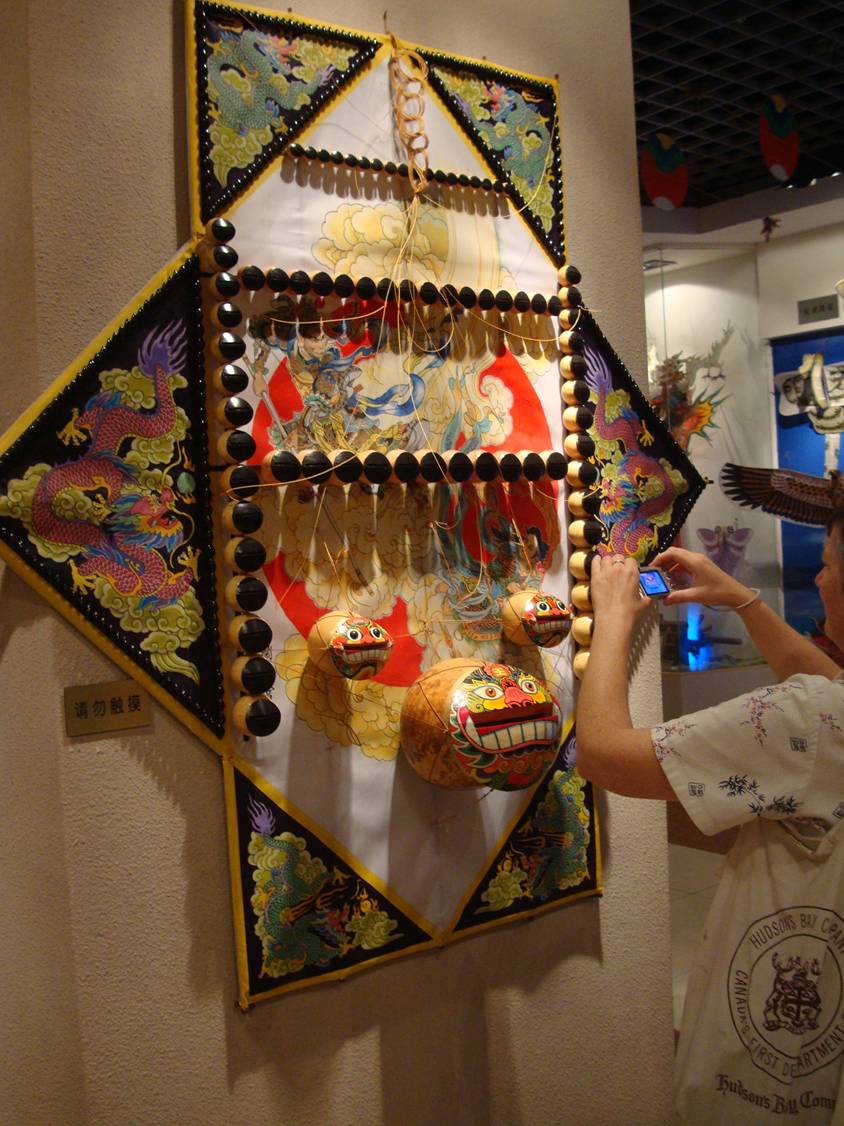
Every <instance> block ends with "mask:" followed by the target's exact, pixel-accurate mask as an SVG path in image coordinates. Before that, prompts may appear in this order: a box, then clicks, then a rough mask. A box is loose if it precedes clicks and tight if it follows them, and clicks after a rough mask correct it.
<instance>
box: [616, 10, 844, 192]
mask: <svg viewBox="0 0 844 1126" xmlns="http://www.w3.org/2000/svg"><path fill="white" fill-rule="evenodd" d="M630 14H631V27H632V38H633V72H634V80H635V92H636V131H637V137H638V144H639V148H640V149H641V147H642V146H643V145H644V144H645V143H646V142H647V141H648V140H649V138H651V137H652V136H653V135H654V134H656V133H668V134H669V135H670V136H671V138H672V140H673V141H675V143H676V144H677V145H678V146H679V148H680V149H681V151H682V152H683V153H684V155H685V157H686V159H687V161H688V166H689V191H688V195H687V197H686V204H685V205H686V206H691V207H705V206H706V205H707V204H711V203H717V202H719V201H721V200H726V199H735V198H736V197H738V196H743V195H747V194H748V193H749V192H754V191H760V190H762V189H764V188H770V187H773V186H776V183H777V181H776V180H775V179H774V178H773V176H772V175H771V174H770V172H769V171H768V170H767V168H766V167H765V162H764V160H763V158H762V152H761V148H760V146H759V112H760V110H761V108H762V103H763V99H764V97H765V95H766V94H780V95H781V96H782V97H783V98H785V99H786V101H787V102H788V103H789V105H790V107H791V109H792V110H793V111H794V113H795V115H796V118H797V127H798V129H799V132H800V163H799V165H798V167H797V172H796V173H795V176H794V178H793V179H794V182H795V184H797V185H798V186H800V185H803V184H806V183H808V182H809V181H810V180H811V179H813V178H816V177H817V178H820V177H823V176H829V175H831V174H832V173H833V172H839V171H844V0H796V2H795V0H788V2H786V0H672V2H671V3H664V2H662V0H631V3H630ZM647 202H648V200H647V198H646V197H645V196H644V195H643V203H647Z"/></svg>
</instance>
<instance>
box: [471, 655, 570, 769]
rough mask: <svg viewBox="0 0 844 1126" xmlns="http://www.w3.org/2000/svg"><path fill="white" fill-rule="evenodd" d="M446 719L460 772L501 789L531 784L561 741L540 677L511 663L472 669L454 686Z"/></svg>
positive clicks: (558, 716) (555, 708)
mask: <svg viewBox="0 0 844 1126" xmlns="http://www.w3.org/2000/svg"><path fill="white" fill-rule="evenodd" d="M449 721H450V722H449V729H450V731H451V735H452V739H453V741H454V747H455V750H456V752H457V754H458V756H459V758H460V760H461V764H462V766H463V769H464V770H465V771H466V772H467V773H468V774H469V775H470V776H473V777H474V778H476V779H477V780H479V781H481V780H482V781H483V782H485V783H486V784H487V785H491V786H493V787H494V788H496V789H502V790H509V789H521V788H523V787H524V786H529V785H531V784H532V783H533V782H535V781H536V780H537V778H539V776H540V775H541V774H542V772H543V771H544V770H545V768H546V767H547V766H548V764H549V762H550V761H551V759H552V758H553V756H554V754H555V752H556V748H557V745H558V743H559V739H560V729H561V714H560V709H559V706H558V705H557V701H556V700H555V699H554V697H553V696H552V694H551V693H550V692H549V690H548V688H547V687H546V686H545V685H544V684H543V683H542V681H541V680H539V678H538V677H535V676H532V675H531V674H530V673H528V672H525V671H524V670H523V669H518V668H514V667H513V666H512V665H503V664H497V663H487V664H483V665H480V666H478V668H476V669H473V670H472V671H471V672H470V673H469V675H468V676H466V677H465V678H464V679H463V680H462V681H461V682H460V683H459V684H458V685H457V687H456V690H455V692H454V694H453V696H452V699H451V714H450V716H449Z"/></svg>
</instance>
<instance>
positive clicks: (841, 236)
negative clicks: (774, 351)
mask: <svg viewBox="0 0 844 1126" xmlns="http://www.w3.org/2000/svg"><path fill="white" fill-rule="evenodd" d="M839 182H840V181H839ZM787 222H788V216H785V218H784V220H783V225H785V224H786V223H787ZM757 259H758V264H759V332H760V334H761V336H762V338H763V339H770V338H771V337H772V336H787V335H789V334H790V333H794V332H807V331H809V330H810V329H815V328H817V327H818V325H811V324H809V325H799V324H798V323H797V302H798V301H801V300H802V299H803V298H805V297H823V296H824V295H825V294H829V293H834V292H835V283H836V282H837V281H839V280H840V279H841V278H844V223H840V224H838V225H836V226H834V227H823V228H821V229H820V230H816V231H807V232H805V233H802V234H796V235H790V236H789V235H786V234H783V237H780V238H778V237H777V236H776V235H775V236H774V237H773V238H772V239H771V241H770V242H769V243H767V244H765V245H762V246H760V247H759V249H758V251H757ZM839 313H841V314H842V315H840V316H838V317H837V318H835V319H834V320H829V321H823V322H819V324H820V327H822V328H832V327H833V326H840V325H844V310H842V303H841V302H840V301H839Z"/></svg>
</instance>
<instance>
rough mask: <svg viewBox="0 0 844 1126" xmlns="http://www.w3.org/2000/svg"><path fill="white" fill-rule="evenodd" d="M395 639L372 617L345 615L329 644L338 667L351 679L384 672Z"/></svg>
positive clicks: (365, 678)
mask: <svg viewBox="0 0 844 1126" xmlns="http://www.w3.org/2000/svg"><path fill="white" fill-rule="evenodd" d="M392 648H393V639H392V637H391V636H390V634H389V633H388V631H387V630H385V629H384V627H383V626H379V625H378V623H377V622H373V621H372V620H371V619H370V618H352V617H350V618H343V619H342V620H341V621H340V622H339V623H338V624H337V628H336V631H335V632H334V634H333V635H332V637H331V641H330V642H329V644H328V651H329V653H330V654H331V659H332V661H333V662H334V667H335V668H336V669H337V671H338V672H339V673H340V674H341V675H342V676H345V677H346V678H347V679H348V680H368V679H369V678H370V677H372V676H375V675H376V673H378V672H380V671H381V669H382V668H383V666H384V663H385V662H386V660H387V658H388V657H389V655H390V650H391V649H392Z"/></svg>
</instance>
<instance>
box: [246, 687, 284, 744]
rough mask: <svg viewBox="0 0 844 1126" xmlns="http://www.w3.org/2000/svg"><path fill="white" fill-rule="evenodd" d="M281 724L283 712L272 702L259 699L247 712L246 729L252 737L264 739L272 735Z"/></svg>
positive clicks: (264, 698)
mask: <svg viewBox="0 0 844 1126" xmlns="http://www.w3.org/2000/svg"><path fill="white" fill-rule="evenodd" d="M280 723H281V712H280V711H279V710H278V708H277V707H276V705H275V704H274V703H273V702H272V700H267V699H266V697H263V696H262V697H259V698H258V699H257V700H253V701H252V703H251V704H250V705H249V707H248V708H247V710H246V729H247V731H248V732H249V734H250V735H255V736H257V737H258V738H262V737H264V736H266V735H272V733H273V732H274V731H275V730H276V728H277V727H278V725H279V724H280Z"/></svg>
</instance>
